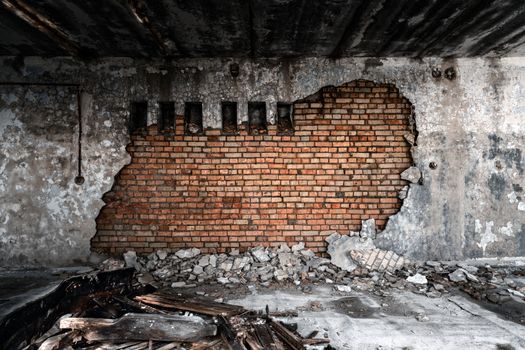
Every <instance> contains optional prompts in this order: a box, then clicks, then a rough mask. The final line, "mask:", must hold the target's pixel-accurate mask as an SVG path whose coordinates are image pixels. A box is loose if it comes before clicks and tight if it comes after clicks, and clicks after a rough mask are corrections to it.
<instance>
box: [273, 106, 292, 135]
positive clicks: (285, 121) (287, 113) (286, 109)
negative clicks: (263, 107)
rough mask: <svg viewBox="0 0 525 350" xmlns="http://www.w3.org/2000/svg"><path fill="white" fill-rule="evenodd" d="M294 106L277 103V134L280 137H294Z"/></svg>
mask: <svg viewBox="0 0 525 350" xmlns="http://www.w3.org/2000/svg"><path fill="white" fill-rule="evenodd" d="M293 132H294V129H293V121H292V105H291V104H290V103H281V102H279V103H277V133H278V134H280V135H293Z"/></svg>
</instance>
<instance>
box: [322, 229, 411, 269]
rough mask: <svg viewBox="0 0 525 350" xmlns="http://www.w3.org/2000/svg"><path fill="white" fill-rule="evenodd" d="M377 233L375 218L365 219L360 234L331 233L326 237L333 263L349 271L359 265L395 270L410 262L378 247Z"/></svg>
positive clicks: (367, 267)
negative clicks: (375, 239)
mask: <svg viewBox="0 0 525 350" xmlns="http://www.w3.org/2000/svg"><path fill="white" fill-rule="evenodd" d="M375 234H376V229H375V221H374V219H370V220H366V221H363V223H362V229H361V232H360V233H359V236H356V235H351V236H342V235H340V234H338V233H333V234H331V235H330V236H329V237H328V238H327V239H326V242H327V243H328V249H327V252H328V254H330V258H331V263H332V264H334V265H335V266H337V267H339V268H341V269H343V270H345V271H348V272H352V271H354V270H355V269H356V268H358V267H362V268H366V269H369V270H377V271H389V272H393V271H395V270H398V269H401V268H402V267H403V266H404V265H405V264H407V263H408V261H407V260H405V259H404V258H403V257H401V256H399V255H398V254H396V253H394V252H392V251H387V250H382V249H378V248H376V247H375V245H374V242H373V240H372V238H373V237H375Z"/></svg>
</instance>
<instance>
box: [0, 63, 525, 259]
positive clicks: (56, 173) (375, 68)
mask: <svg viewBox="0 0 525 350" xmlns="http://www.w3.org/2000/svg"><path fill="white" fill-rule="evenodd" d="M232 62H234V61H233V60H229V59H216V60H205V59H201V60H179V61H174V62H170V61H168V62H166V61H162V62H160V61H159V62H140V61H132V60H129V59H105V60H103V61H99V62H91V63H82V62H76V61H74V60H71V59H65V58H64V59H41V58H26V59H25V60H23V61H21V60H19V59H15V58H12V57H7V58H2V59H0V63H1V67H2V68H1V69H0V80H2V81H27V82H44V81H45V82H50V81H51V82H60V81H61V82H75V83H80V84H82V89H83V91H84V94H83V105H84V113H83V120H84V135H83V147H84V148H83V154H84V161H83V165H82V166H83V172H84V176H85V178H86V182H85V183H84V184H83V185H82V186H78V185H75V184H74V182H73V180H74V176H75V175H76V174H75V169H76V165H77V163H76V134H77V129H76V128H77V123H76V114H75V109H76V104H75V103H76V101H75V95H74V92H73V91H70V90H68V89H67V88H57V87H53V88H46V87H16V88H15V87H6V86H2V87H0V150H1V152H0V203H1V204H2V205H0V263H1V264H2V265H6V264H18V263H27V264H68V263H71V262H73V261H74V260H76V259H77V260H84V259H86V258H87V256H88V255H89V241H90V239H91V238H92V237H93V236H94V234H95V218H96V217H97V215H98V212H99V210H100V208H101V207H102V206H103V202H102V201H101V198H102V194H103V193H105V192H106V191H108V190H109V189H110V188H111V186H112V183H113V178H114V176H115V175H116V174H117V173H118V171H119V170H120V169H121V168H122V167H123V166H124V165H125V164H126V163H127V162H129V156H128V154H127V153H126V151H125V147H126V144H127V143H128V142H129V136H128V134H127V118H128V113H129V102H130V101H132V100H144V99H146V100H148V101H149V102H150V106H151V107H152V108H151V109H150V111H149V123H150V124H153V123H155V120H156V116H157V113H158V106H157V103H156V102H157V101H158V100H165V99H170V100H173V101H175V102H176V107H177V114H182V112H183V105H184V101H202V102H203V114H204V126H205V127H209V128H219V127H220V124H221V117H220V102H221V101H224V100H231V101H237V102H238V104H239V116H240V118H241V121H245V120H246V115H247V102H248V101H266V102H267V109H268V111H269V113H268V119H269V122H270V123H274V122H275V111H276V103H277V101H295V100H297V99H301V98H304V97H306V96H308V95H310V94H312V93H314V92H316V91H318V90H319V88H321V87H323V86H327V85H341V84H343V83H346V82H349V81H352V80H356V79H368V80H373V81H376V82H388V83H393V84H395V85H396V86H397V87H398V88H399V89H400V91H401V93H402V94H403V95H404V96H405V97H407V98H408V99H409V100H410V102H411V103H412V104H413V105H414V107H415V116H416V125H417V128H418V132H419V136H418V138H417V145H416V146H415V147H413V158H414V161H415V165H416V166H417V167H418V168H419V170H420V171H421V172H422V175H423V176H422V180H421V182H420V183H418V184H411V185H410V189H409V191H408V197H407V198H406V199H405V200H404V204H403V206H402V208H401V211H400V212H399V213H398V214H396V215H395V216H393V217H391V219H390V221H389V222H388V224H387V226H386V228H385V230H384V231H383V232H381V233H379V234H378V238H377V239H376V244H377V245H378V246H380V247H382V248H387V249H392V250H394V251H396V252H397V253H401V254H406V255H407V256H408V257H411V258H422V259H429V258H432V259H460V258H466V257H478V256H512V255H525V193H524V188H525V177H524V174H523V171H524V168H525V160H524V152H525V123H523V118H524V117H525V59H523V58H508V59H458V60H448V61H443V60H441V59H434V58H429V59H424V60H419V61H414V60H408V59H366V58H360V59H341V60H336V61H334V60H328V59H315V58H311V59H301V60H294V61H287V60H264V61H255V62H253V61H249V60H241V61H236V62H237V63H239V68H240V74H239V76H238V77H236V78H234V77H232V76H231V74H230V70H229V64H230V63H232ZM448 67H454V68H455V70H456V77H455V79H453V80H449V79H447V78H446V77H445V76H444V74H443V75H442V76H441V77H439V78H435V77H433V76H432V74H431V71H432V69H433V68H440V69H441V70H442V71H445V69H446V68H448ZM431 162H433V163H435V165H436V167H435V168H434V169H432V168H431V167H430V166H429V165H430V163H431ZM341 233H342V234H345V232H341Z"/></svg>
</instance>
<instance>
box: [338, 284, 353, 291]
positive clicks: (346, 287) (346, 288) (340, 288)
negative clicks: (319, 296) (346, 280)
mask: <svg viewBox="0 0 525 350" xmlns="http://www.w3.org/2000/svg"><path fill="white" fill-rule="evenodd" d="M334 289H335V290H336V291H338V292H344V293H350V292H351V291H352V287H350V286H345V285H339V284H338V285H336V286H334Z"/></svg>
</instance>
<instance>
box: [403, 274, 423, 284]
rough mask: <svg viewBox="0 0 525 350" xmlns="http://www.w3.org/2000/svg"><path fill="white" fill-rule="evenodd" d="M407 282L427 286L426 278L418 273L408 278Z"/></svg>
mask: <svg viewBox="0 0 525 350" xmlns="http://www.w3.org/2000/svg"><path fill="white" fill-rule="evenodd" d="M407 282H410V283H413V284H427V283H428V281H427V278H426V277H425V276H423V275H422V274H420V273H416V274H415V275H413V276H408V277H407Z"/></svg>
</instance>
